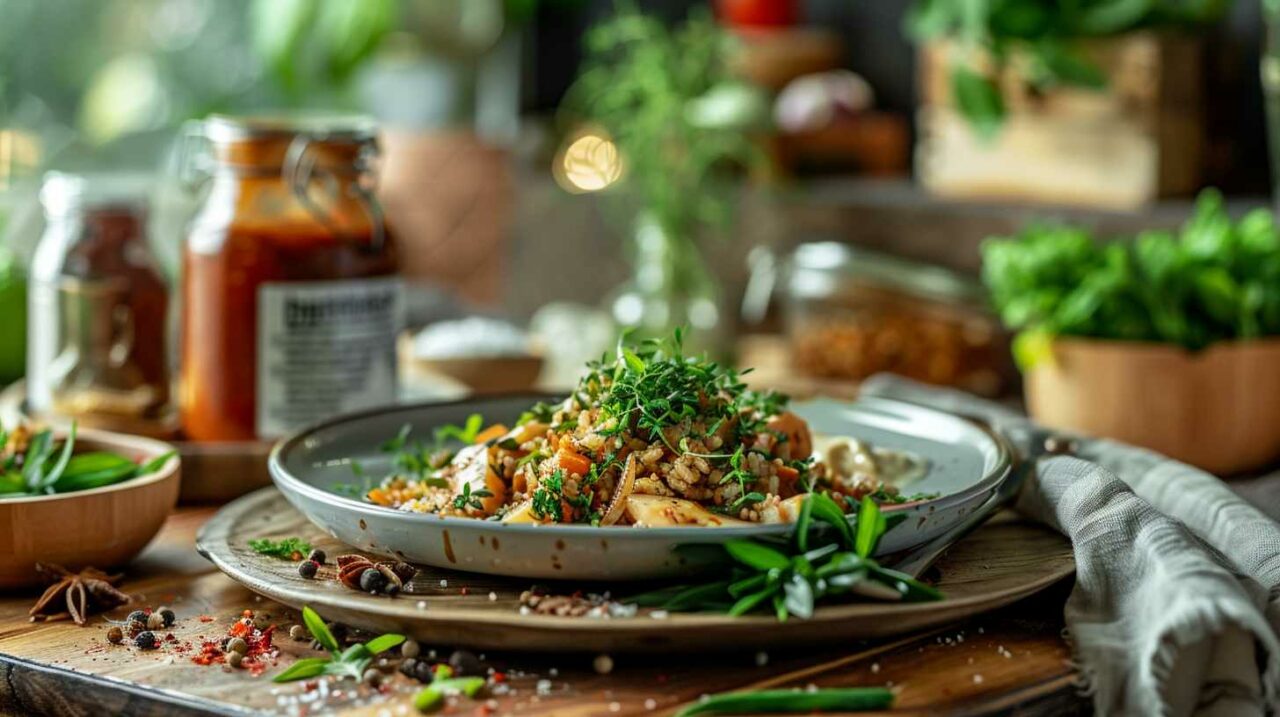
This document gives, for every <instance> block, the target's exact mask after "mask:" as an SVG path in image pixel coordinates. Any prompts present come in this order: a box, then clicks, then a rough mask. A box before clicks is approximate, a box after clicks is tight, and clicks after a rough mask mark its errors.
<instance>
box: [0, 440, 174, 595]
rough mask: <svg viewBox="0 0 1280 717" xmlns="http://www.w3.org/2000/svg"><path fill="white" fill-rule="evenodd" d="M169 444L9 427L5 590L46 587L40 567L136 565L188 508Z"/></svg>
mask: <svg viewBox="0 0 1280 717" xmlns="http://www.w3.org/2000/svg"><path fill="white" fill-rule="evenodd" d="M179 476H180V472H179V460H178V456H177V453H176V452H175V451H174V449H173V447H172V446H170V445H169V444H167V443H164V442H162V441H157V440H153V439H150V438H141V437H138V436H126V435H121V434H116V433H108V432H106V431H90V430H76V429H75V427H74V426H73V427H72V428H70V429H69V430H67V431H65V432H64V431H61V430H58V429H29V428H27V427H19V426H11V427H9V428H8V430H6V429H5V428H3V427H0V525H4V526H7V530H5V531H4V532H3V533H0V589H14V588H20V587H26V586H30V585H35V584H38V583H40V582H42V580H41V578H40V576H39V575H37V574H36V570H35V565H36V563H37V562H41V563H56V564H58V565H62V566H64V567H66V568H68V569H71V570H78V569H80V568H83V567H86V566H94V567H98V568H110V567H113V566H117V565H122V564H124V563H126V562H128V561H129V560H130V559H131V558H132V557H133V556H135V555H137V554H138V552H139V551H141V550H142V548H143V547H144V546H146V544H147V543H148V542H150V541H151V539H152V538H153V537H155V534H156V533H157V532H158V531H159V530H160V526H161V525H162V524H163V523H164V520H165V518H166V517H168V515H169V513H170V512H171V511H172V510H173V506H174V504H175V503H176V502H177V500H178V484H179Z"/></svg>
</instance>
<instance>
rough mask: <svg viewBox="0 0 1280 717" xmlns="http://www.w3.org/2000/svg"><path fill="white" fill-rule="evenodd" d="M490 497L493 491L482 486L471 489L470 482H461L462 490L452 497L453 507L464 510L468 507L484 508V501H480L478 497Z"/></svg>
mask: <svg viewBox="0 0 1280 717" xmlns="http://www.w3.org/2000/svg"><path fill="white" fill-rule="evenodd" d="M492 497H493V493H492V492H491V491H489V490H486V489H484V488H481V489H479V490H471V484H470V483H463V484H462V492H461V493H459V494H458V495H456V496H454V498H453V507H454V508H457V509H458V510H465V509H466V508H468V507H470V508H474V509H476V510H484V503H482V502H481V500H480V499H481V498H492Z"/></svg>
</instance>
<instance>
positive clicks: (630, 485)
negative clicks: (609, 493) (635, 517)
mask: <svg viewBox="0 0 1280 717" xmlns="http://www.w3.org/2000/svg"><path fill="white" fill-rule="evenodd" d="M635 487H636V454H635V453H634V452H633V453H632V454H631V455H629V456H627V465H626V467H625V468H623V470H622V479H621V480H620V481H618V485H617V487H615V488H614V489H613V497H612V498H610V499H609V508H608V510H606V511H605V512H604V517H603V518H601V519H600V525H613V524H614V523H616V522H618V518H621V517H622V511H623V509H625V508H626V507H627V498H628V497H629V496H630V495H631V491H632V490H633V489H634V488H635Z"/></svg>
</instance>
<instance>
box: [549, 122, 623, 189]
mask: <svg viewBox="0 0 1280 717" xmlns="http://www.w3.org/2000/svg"><path fill="white" fill-rule="evenodd" d="M552 173H553V174H554V175H555V178H556V181H557V182H559V183H560V186H561V187H564V188H565V190H567V191H569V192H573V193H574V194H585V193H587V192H598V191H600V190H602V189H606V188H608V187H609V186H610V185H612V184H613V183H614V182H617V181H618V178H619V177H621V176H622V156H621V154H619V152H618V146H617V145H616V144H614V143H613V141H612V140H610V139H608V138H606V137H602V136H600V135H599V134H594V133H587V134H583V135H581V136H579V137H578V138H577V139H575V140H573V141H572V142H570V143H569V145H568V146H567V147H565V148H564V151H563V152H561V153H560V156H559V157H557V158H556V162H555V166H554V167H553V171H552Z"/></svg>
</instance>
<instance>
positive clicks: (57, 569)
mask: <svg viewBox="0 0 1280 717" xmlns="http://www.w3.org/2000/svg"><path fill="white" fill-rule="evenodd" d="M36 572H38V573H40V575H42V576H44V577H45V578H46V579H48V580H49V581H50V582H52V583H53V584H52V585H50V586H49V588H48V589H47V590H45V591H44V594H43V595H41V596H40V599H39V600H37V601H36V604H35V607H32V608H31V610H30V612H29V613H28V614H30V615H31V621H32V622H35V621H37V620H46V621H51V620H65V619H67V618H68V617H69V618H71V619H72V620H74V621H75V623H76V624H77V625H82V626H83V625H84V624H85V621H86V620H88V618H89V612H90V610H99V611H101V610H110V609H111V608H114V607H119V606H121V605H125V604H127V603H128V602H129V596H128V595H125V594H124V593H122V592H120V591H119V590H117V589H116V587H115V583H116V582H118V581H119V580H120V578H121V577H122V576H120V575H108V574H106V573H104V572H102V571H101V570H99V569H97V568H85V569H84V570H81V571H80V572H78V573H73V572H71V571H70V570H67V569H66V568H64V567H62V566H61V565H52V564H50V565H45V564H43V563H37V564H36ZM58 608H65V609H64V610H58ZM53 610H58V611H57V612H53Z"/></svg>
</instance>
